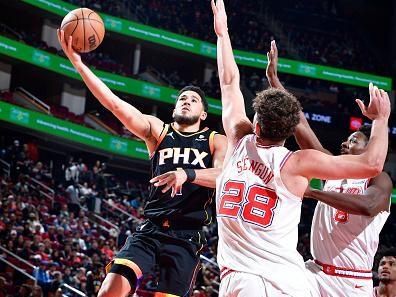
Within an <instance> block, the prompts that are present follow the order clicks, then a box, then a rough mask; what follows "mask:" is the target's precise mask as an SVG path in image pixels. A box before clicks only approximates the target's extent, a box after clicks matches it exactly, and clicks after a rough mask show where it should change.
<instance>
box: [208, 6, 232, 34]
mask: <svg viewBox="0 0 396 297" xmlns="http://www.w3.org/2000/svg"><path fill="white" fill-rule="evenodd" d="M211 5H212V11H213V16H214V30H215V32H216V35H217V36H219V37H222V36H223V34H224V33H226V32H227V31H228V28H227V14H226V11H225V7H224V1H223V0H217V1H216V3H215V0H211Z"/></svg>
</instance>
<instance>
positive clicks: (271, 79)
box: [267, 74, 286, 91]
mask: <svg viewBox="0 0 396 297" xmlns="http://www.w3.org/2000/svg"><path fill="white" fill-rule="evenodd" d="M267 80H268V83H269V85H270V86H271V88H275V89H279V90H282V91H286V89H285V88H284V87H283V85H282V83H281V82H280V80H279V77H278V76H277V75H276V74H267Z"/></svg>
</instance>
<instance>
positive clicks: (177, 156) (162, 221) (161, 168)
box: [58, 31, 226, 297]
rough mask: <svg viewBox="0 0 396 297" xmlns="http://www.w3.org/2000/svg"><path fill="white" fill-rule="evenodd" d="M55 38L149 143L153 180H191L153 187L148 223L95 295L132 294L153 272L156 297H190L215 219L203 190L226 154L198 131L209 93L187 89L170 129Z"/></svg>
mask: <svg viewBox="0 0 396 297" xmlns="http://www.w3.org/2000/svg"><path fill="white" fill-rule="evenodd" d="M58 37H59V41H60V44H61V45H62V48H63V51H64V52H65V54H66V56H67V57H68V58H69V60H70V62H71V63H72V64H73V66H74V67H75V68H76V70H77V71H78V72H79V74H80V75H81V77H82V78H83V80H84V82H85V84H86V85H87V87H88V88H89V90H90V91H91V92H92V93H93V94H94V96H95V97H96V98H97V99H98V100H99V102H100V103H101V104H102V105H103V106H104V107H106V108H107V109H108V110H109V111H111V112H112V113H113V114H114V115H115V116H116V117H117V118H118V119H119V120H120V121H121V122H122V123H123V124H124V125H125V126H126V127H127V128H128V129H129V130H130V131H131V132H132V133H133V134H135V135H137V136H138V137H140V138H141V139H142V140H144V141H145V143H146V145H147V149H148V151H149V153H150V158H151V163H152V174H153V176H156V175H160V174H162V173H165V172H169V171H171V173H169V174H168V176H167V178H166V181H170V180H176V179H177V180H178V181H177V182H179V180H182V181H183V182H184V181H186V180H187V181H188V183H186V184H184V185H183V187H178V186H177V185H176V184H172V185H174V186H172V185H171V186H165V187H159V188H158V187H154V186H153V187H151V191H150V195H149V198H148V201H147V204H146V205H145V217H146V218H147V220H146V221H145V222H144V223H143V224H142V225H140V226H139V227H138V228H137V231H136V232H135V233H134V234H133V235H132V236H130V237H129V238H128V239H127V240H126V243H125V245H124V247H123V248H122V249H121V250H120V252H119V253H118V254H117V256H116V258H115V259H114V261H112V263H111V264H109V265H108V271H109V273H108V274H107V276H106V278H105V280H104V282H103V284H102V287H101V289H100V291H99V295H98V296H100V297H104V296H105V297H124V296H127V295H128V293H129V292H130V291H132V292H134V291H135V290H136V287H137V285H138V282H139V281H140V280H141V279H142V278H143V277H144V276H146V275H150V274H151V275H152V274H156V275H158V276H159V281H158V287H157V291H158V292H157V293H158V294H159V295H160V294H164V295H163V296H165V295H166V296H185V295H188V294H189V292H190V290H191V287H192V285H193V283H194V280H195V275H196V273H197V270H198V267H199V252H200V250H201V249H202V247H203V245H204V244H205V238H204V235H203V232H202V227H203V225H204V224H208V223H209V222H210V221H211V215H210V212H209V205H210V201H211V195H210V194H211V190H209V189H208V188H206V187H203V186H208V187H209V186H211V187H214V185H215V178H216V176H217V175H218V174H219V171H220V170H221V169H220V168H221V166H222V162H223V159H224V155H225V148H226V139H225V136H223V135H219V134H217V133H215V132H214V131H211V130H209V129H208V128H204V129H200V125H201V122H202V121H204V120H205V119H206V117H207V109H208V103H207V101H206V99H205V94H204V93H203V91H202V90H201V89H199V88H198V87H193V86H188V87H185V88H183V89H182V90H181V91H180V93H179V96H178V99H177V101H176V105H175V109H174V111H173V120H174V122H173V123H171V124H165V123H164V122H163V121H161V120H160V119H158V118H156V117H154V116H151V115H145V114H142V113H141V112H140V111H139V110H137V109H136V108H135V107H133V106H132V105H130V104H129V103H127V102H125V101H122V100H121V99H120V98H118V97H117V96H116V95H115V94H113V93H112V92H111V91H110V89H109V88H108V87H107V86H106V85H105V84H104V83H103V82H102V81H101V80H100V79H99V78H98V77H96V76H95V75H94V74H93V73H92V71H91V70H90V69H89V68H88V67H87V66H86V65H84V64H83V62H82V61H81V57H80V55H79V54H78V53H76V52H75V51H74V50H73V49H72V47H71V44H72V38H71V37H70V39H69V40H68V41H67V42H66V40H65V38H64V32H63V31H59V32H58ZM211 166H213V167H215V168H214V169H213V170H205V172H204V174H202V171H201V169H205V168H209V167H211ZM180 168H181V169H180ZM183 182H181V183H183ZM156 185H157V186H160V185H158V183H156ZM171 187H172V193H169V191H168V190H169V189H170V188H171ZM161 296H162V295H161Z"/></svg>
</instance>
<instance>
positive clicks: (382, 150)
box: [361, 118, 388, 175]
mask: <svg viewBox="0 0 396 297" xmlns="http://www.w3.org/2000/svg"><path fill="white" fill-rule="evenodd" d="M387 153H388V120H387V119H383V118H381V119H376V120H374V121H373V123H372V128H371V136H370V140H369V143H368V145H367V150H366V152H364V153H363V154H362V155H361V157H362V158H363V161H364V162H367V163H366V164H368V165H369V166H370V167H372V168H373V170H374V171H376V174H374V175H378V174H379V173H381V172H382V169H383V167H384V163H385V159H386V155H387Z"/></svg>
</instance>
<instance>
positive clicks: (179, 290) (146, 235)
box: [113, 220, 206, 296]
mask: <svg viewBox="0 0 396 297" xmlns="http://www.w3.org/2000/svg"><path fill="white" fill-rule="evenodd" d="M179 228H180V226H179ZM204 244H206V240H205V237H204V234H203V231H202V230H175V229H173V228H171V227H169V228H166V227H162V226H160V225H157V224H154V223H153V222H152V221H150V220H146V221H144V222H143V223H142V224H141V225H139V226H138V227H137V229H136V232H135V233H134V234H133V235H131V236H129V237H128V238H127V240H126V242H125V244H124V246H123V247H122V248H121V250H120V251H119V252H118V254H117V256H116V257H115V259H114V261H113V263H114V264H117V265H118V264H121V265H125V264H123V260H129V261H127V263H128V264H127V265H128V267H129V268H130V269H132V270H134V272H135V274H138V273H136V266H137V267H138V269H137V270H138V271H139V269H140V271H141V272H142V274H140V275H137V277H138V279H139V281H140V280H142V279H145V278H148V277H149V278H154V279H155V280H157V281H158V286H157V288H156V290H155V291H156V292H161V293H167V294H173V295H177V296H189V294H190V291H191V290H192V287H193V285H194V283H195V278H196V274H197V272H198V271H199V268H200V260H199V255H200V254H199V252H200V251H201V249H202V248H203V246H204ZM131 262H132V263H131ZM135 265H136V266H135Z"/></svg>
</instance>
